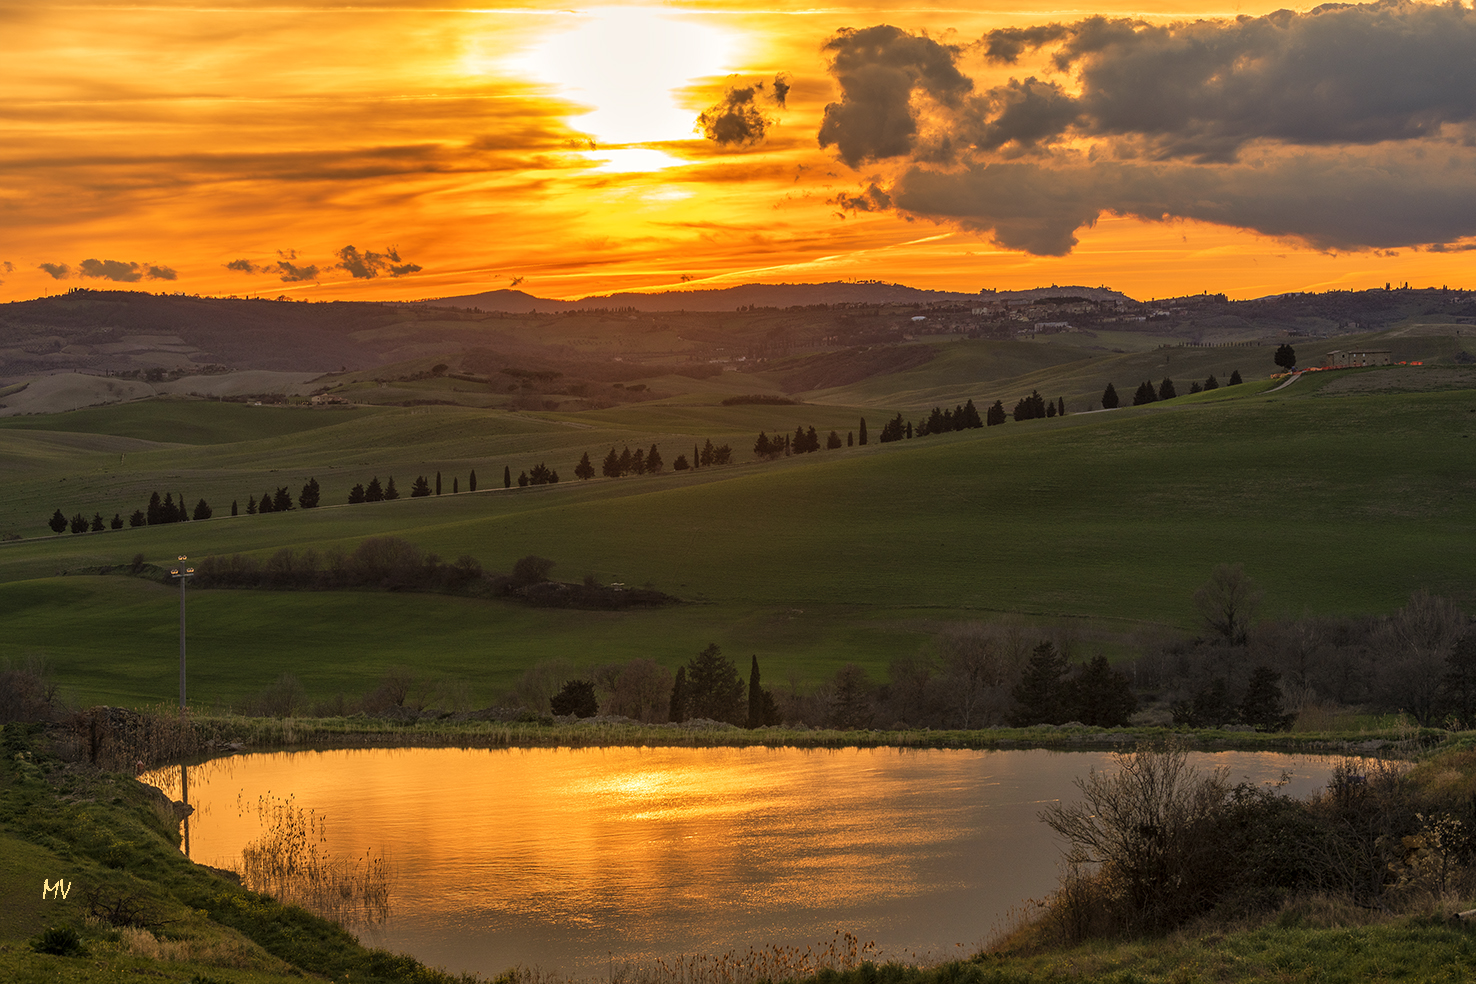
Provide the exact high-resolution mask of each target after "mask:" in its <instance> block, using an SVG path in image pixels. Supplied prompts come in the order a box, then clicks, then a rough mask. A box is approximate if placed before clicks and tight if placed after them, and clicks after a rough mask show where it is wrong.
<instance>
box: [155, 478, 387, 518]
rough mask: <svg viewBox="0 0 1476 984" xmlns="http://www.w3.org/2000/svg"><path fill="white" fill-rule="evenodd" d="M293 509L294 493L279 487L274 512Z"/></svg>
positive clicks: (284, 487)
mask: <svg viewBox="0 0 1476 984" xmlns="http://www.w3.org/2000/svg"><path fill="white" fill-rule="evenodd" d="M394 484H395V480H394V479H393V478H392V479H390V487H391V488H393V487H394ZM386 498H388V495H386ZM180 505H184V501H183V499H181V500H180ZM291 509H292V495H291V493H289V492H288V491H287V486H285V485H283V486H282V487H281V488H279V489H277V492H276V494H275V495H273V496H272V512H290V511H291Z"/></svg>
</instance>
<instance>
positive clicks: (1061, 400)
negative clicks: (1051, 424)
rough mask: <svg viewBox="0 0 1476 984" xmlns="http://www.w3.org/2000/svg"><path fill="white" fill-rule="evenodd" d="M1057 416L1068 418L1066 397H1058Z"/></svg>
mask: <svg viewBox="0 0 1476 984" xmlns="http://www.w3.org/2000/svg"><path fill="white" fill-rule="evenodd" d="M1056 416H1057V417H1064V416H1066V397H1064V396H1058V397H1056Z"/></svg>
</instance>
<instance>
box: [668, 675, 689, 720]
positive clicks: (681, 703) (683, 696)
mask: <svg viewBox="0 0 1476 984" xmlns="http://www.w3.org/2000/svg"><path fill="white" fill-rule="evenodd" d="M666 719H667V720H668V721H671V722H672V723H674V724H680V723H681V722H682V721H685V720H687V668H686V667H685V666H678V667H677V671H676V680H675V681H674V682H673V683H672V685H671V704H670V706H669V707H668V708H667V713H666Z"/></svg>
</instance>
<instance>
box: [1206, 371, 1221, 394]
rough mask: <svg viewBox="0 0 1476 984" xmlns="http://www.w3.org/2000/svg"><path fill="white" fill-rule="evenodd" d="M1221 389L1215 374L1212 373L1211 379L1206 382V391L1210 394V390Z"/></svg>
mask: <svg viewBox="0 0 1476 984" xmlns="http://www.w3.org/2000/svg"><path fill="white" fill-rule="evenodd" d="M1219 388H1220V381H1219V380H1218V379H1216V378H1215V374H1214V373H1210V377H1209V378H1208V379H1206V380H1205V381H1204V391H1205V392H1206V393H1208V392H1209V391H1210V390H1216V389H1219Z"/></svg>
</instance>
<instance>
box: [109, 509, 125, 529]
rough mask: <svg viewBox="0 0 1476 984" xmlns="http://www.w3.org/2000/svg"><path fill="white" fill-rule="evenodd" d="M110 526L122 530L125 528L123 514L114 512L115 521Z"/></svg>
mask: <svg viewBox="0 0 1476 984" xmlns="http://www.w3.org/2000/svg"><path fill="white" fill-rule="evenodd" d="M108 526H109V527H111V528H112V529H115V530H121V529H122V528H123V514H122V513H113V521H112V522H111V523H109V524H108Z"/></svg>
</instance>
